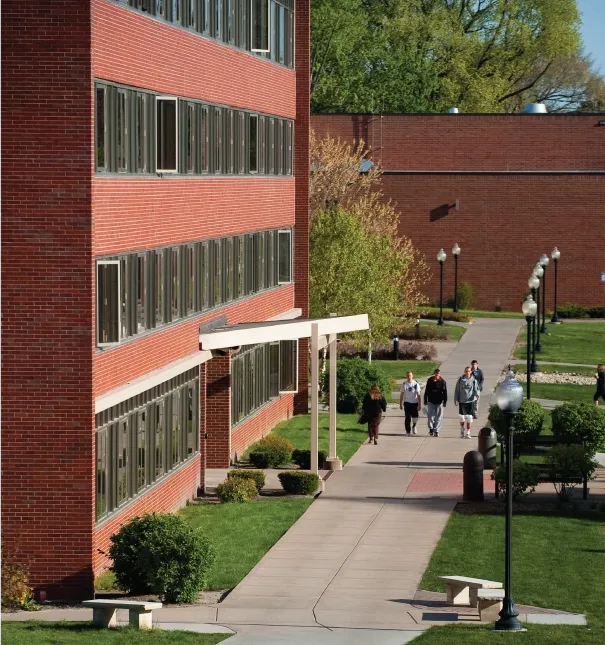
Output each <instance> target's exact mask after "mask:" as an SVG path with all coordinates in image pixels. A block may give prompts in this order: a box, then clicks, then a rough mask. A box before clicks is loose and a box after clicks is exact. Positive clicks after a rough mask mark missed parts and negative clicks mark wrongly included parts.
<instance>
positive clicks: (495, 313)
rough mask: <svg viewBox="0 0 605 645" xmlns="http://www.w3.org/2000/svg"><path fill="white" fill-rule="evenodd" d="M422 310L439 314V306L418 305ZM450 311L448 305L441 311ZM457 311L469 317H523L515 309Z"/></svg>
mask: <svg viewBox="0 0 605 645" xmlns="http://www.w3.org/2000/svg"><path fill="white" fill-rule="evenodd" d="M419 309H422V310H423V311H431V312H434V313H435V314H437V316H439V307H422V306H421V307H419ZM446 311H447V312H449V313H451V312H452V311H453V310H452V309H451V308H450V307H444V308H443V313H445V312H446ZM458 313H461V314H466V315H467V316H470V317H471V318H524V316H523V314H522V313H521V312H516V311H482V310H480V309H460V311H459V312H458Z"/></svg>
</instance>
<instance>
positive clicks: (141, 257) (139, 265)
mask: <svg viewBox="0 0 605 645" xmlns="http://www.w3.org/2000/svg"><path fill="white" fill-rule="evenodd" d="M136 298H137V323H136V327H137V332H138V333H141V332H142V331H144V330H145V329H147V318H146V315H145V314H146V309H147V306H146V305H147V255H146V254H145V253H139V254H138V255H137V259H136Z"/></svg>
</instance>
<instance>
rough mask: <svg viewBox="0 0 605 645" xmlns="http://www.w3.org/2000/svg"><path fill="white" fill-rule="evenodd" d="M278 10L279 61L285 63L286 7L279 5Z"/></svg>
mask: <svg viewBox="0 0 605 645" xmlns="http://www.w3.org/2000/svg"><path fill="white" fill-rule="evenodd" d="M277 10H278V12H279V25H278V27H277V32H278V43H279V47H278V51H277V62H278V63H281V64H282V65H283V64H284V63H285V62H286V36H287V35H286V8H285V7H282V6H278V7H277Z"/></svg>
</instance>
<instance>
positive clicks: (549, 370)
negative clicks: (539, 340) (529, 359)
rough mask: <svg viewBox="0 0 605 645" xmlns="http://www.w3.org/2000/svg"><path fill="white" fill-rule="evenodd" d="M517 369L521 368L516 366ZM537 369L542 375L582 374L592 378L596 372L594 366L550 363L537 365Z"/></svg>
mask: <svg viewBox="0 0 605 645" xmlns="http://www.w3.org/2000/svg"><path fill="white" fill-rule="evenodd" d="M516 367H517V369H518V368H519V367H521V366H520V365H516ZM538 367H539V368H540V371H541V372H544V374H571V373H573V374H582V375H584V376H594V374H595V372H596V371H597V369H596V366H594V367H584V366H583V365H575V366H574V365H553V364H552V363H542V362H539V363H538ZM523 371H525V366H523Z"/></svg>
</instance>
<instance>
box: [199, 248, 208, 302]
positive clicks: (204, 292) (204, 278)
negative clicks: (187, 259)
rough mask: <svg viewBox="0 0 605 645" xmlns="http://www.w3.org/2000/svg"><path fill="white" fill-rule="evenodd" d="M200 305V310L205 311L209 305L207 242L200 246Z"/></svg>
mask: <svg viewBox="0 0 605 645" xmlns="http://www.w3.org/2000/svg"><path fill="white" fill-rule="evenodd" d="M200 265H201V273H200V300H201V301H200V305H201V310H202V311H205V310H206V309H208V308H209V307H210V306H211V305H210V255H209V249H208V242H204V243H203V244H202V245H201V246H200Z"/></svg>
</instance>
